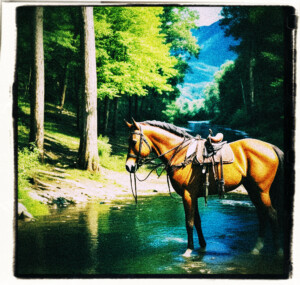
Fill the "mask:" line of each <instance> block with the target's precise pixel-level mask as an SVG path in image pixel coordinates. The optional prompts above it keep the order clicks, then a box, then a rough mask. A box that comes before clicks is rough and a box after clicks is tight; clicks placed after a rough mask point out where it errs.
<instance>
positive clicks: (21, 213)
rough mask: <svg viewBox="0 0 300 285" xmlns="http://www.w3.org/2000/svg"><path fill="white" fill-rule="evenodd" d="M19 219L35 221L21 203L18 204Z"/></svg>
mask: <svg viewBox="0 0 300 285" xmlns="http://www.w3.org/2000/svg"><path fill="white" fill-rule="evenodd" d="M18 218H19V219H23V220H27V221H31V220H33V219H34V218H33V216H32V215H31V214H30V213H29V212H28V211H27V209H26V207H25V206H24V205H23V204H21V203H18Z"/></svg>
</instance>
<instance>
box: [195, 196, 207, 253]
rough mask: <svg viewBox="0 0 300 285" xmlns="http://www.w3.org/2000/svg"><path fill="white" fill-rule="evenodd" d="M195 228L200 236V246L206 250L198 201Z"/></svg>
mask: <svg viewBox="0 0 300 285" xmlns="http://www.w3.org/2000/svg"><path fill="white" fill-rule="evenodd" d="M195 227H196V230H197V234H198V239H199V244H200V246H201V247H202V248H203V249H205V247H206V242H205V239H204V236H203V232H202V227H201V218H200V214H199V208H198V199H197V200H196V208H195Z"/></svg>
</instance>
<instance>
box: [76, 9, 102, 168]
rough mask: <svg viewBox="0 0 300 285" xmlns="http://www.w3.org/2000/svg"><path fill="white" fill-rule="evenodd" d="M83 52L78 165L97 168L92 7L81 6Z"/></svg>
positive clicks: (95, 77) (95, 81) (95, 80)
mask: <svg viewBox="0 0 300 285" xmlns="http://www.w3.org/2000/svg"><path fill="white" fill-rule="evenodd" d="M81 11H82V18H83V29H82V35H81V39H82V41H83V42H82V44H83V52H84V96H83V102H84V103H83V118H82V119H83V130H82V132H81V137H80V147H79V160H78V164H79V167H80V168H82V169H86V170H90V171H97V170H99V155H98V146H97V74H96V54H95V32H94V19H93V7H82V8H81Z"/></svg>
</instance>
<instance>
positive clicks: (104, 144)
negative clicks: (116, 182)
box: [98, 135, 126, 172]
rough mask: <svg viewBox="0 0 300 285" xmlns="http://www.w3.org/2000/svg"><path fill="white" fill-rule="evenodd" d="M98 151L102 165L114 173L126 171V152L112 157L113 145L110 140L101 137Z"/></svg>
mask: <svg viewBox="0 0 300 285" xmlns="http://www.w3.org/2000/svg"><path fill="white" fill-rule="evenodd" d="M98 151H99V158H100V164H101V165H102V166H103V167H105V168H108V169H111V170H114V171H119V172H121V171H125V167H124V166H125V162H126V152H124V153H122V154H119V155H112V145H111V144H110V143H109V138H108V137H106V136H102V135H100V136H99V137H98Z"/></svg>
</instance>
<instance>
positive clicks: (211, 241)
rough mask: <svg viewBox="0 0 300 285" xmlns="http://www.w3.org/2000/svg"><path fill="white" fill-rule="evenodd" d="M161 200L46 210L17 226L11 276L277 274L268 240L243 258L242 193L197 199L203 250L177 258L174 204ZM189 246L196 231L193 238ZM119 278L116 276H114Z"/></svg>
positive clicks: (246, 216) (249, 218)
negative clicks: (44, 214)
mask: <svg viewBox="0 0 300 285" xmlns="http://www.w3.org/2000/svg"><path fill="white" fill-rule="evenodd" d="M179 202H180V199H179V201H176V200H175V201H174V200H173V199H171V198H170V197H169V196H164V195H157V196H154V197H144V198H142V197H140V199H139V204H138V205H137V206H136V205H135V204H134V202H133V201H132V199H130V200H128V201H126V200H125V201H120V202H118V203H114V204H103V205H100V204H88V205H86V207H85V208H77V207H70V208H68V209H63V210H56V211H53V213H52V215H51V216H47V217H42V218H40V219H39V220H38V221H36V222H32V223H23V222H20V223H19V226H18V236H17V273H18V274H20V275H22V274H23V275H27V274H30V275H34V276H40V275H43V276H44V275H46V276H48V275H53V274H55V275H63V276H74V275H76V276H78V275H79V276H80V274H84V275H86V274H95V275H99V274H100V275H101V276H103V275H105V274H109V276H111V275H114V276H124V274H125V275H127V274H281V273H283V272H284V271H283V270H284V267H283V263H282V262H283V261H282V259H276V258H275V259H274V256H273V252H272V247H271V240H269V241H267V247H266V249H265V250H264V252H263V254H262V255H261V256H252V255H251V254H249V252H250V251H251V248H252V247H253V244H254V243H255V240H256V236H257V218H256V212H255V208H254V207H253V206H252V204H251V203H250V201H249V199H248V198H247V197H246V196H243V195H233V194H232V195H231V194H230V195H228V196H227V198H226V199H224V200H219V199H218V198H217V197H210V198H209V200H208V206H207V207H205V206H204V202H203V201H202V202H203V203H202V202H201V201H200V203H199V204H200V213H201V217H202V222H203V232H204V235H205V237H206V240H207V250H206V252H201V250H200V248H199V247H196V249H195V251H194V253H193V255H192V257H191V258H184V257H183V256H182V253H183V252H184V251H185V248H186V230H185V222H184V211H183V206H182V203H181V202H180V203H179ZM194 239H195V244H196V245H197V242H196V240H197V237H196V233H195V236H194ZM120 274H121V275H120Z"/></svg>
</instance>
